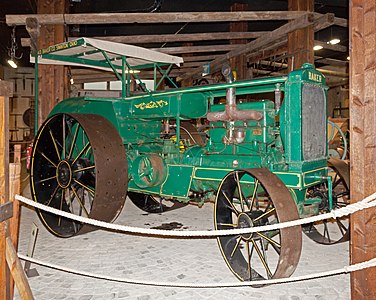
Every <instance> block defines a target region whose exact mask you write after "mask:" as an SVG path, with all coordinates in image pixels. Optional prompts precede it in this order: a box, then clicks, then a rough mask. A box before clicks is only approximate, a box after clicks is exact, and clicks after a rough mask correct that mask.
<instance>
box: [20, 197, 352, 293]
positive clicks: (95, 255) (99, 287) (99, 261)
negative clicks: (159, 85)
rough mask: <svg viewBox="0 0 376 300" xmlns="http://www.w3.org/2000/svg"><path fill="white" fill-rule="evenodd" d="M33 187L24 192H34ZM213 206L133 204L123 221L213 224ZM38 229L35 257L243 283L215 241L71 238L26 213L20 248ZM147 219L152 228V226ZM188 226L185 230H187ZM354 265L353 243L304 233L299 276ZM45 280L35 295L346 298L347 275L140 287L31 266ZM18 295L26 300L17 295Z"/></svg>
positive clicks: (109, 235) (120, 271)
mask: <svg viewBox="0 0 376 300" xmlns="http://www.w3.org/2000/svg"><path fill="white" fill-rule="evenodd" d="M27 192H28V190H25V195H26V196H27V195H28V194H27ZM212 220H213V204H211V203H207V204H205V205H204V206H203V207H202V208H198V207H196V206H190V205H188V206H186V207H183V208H181V209H177V210H173V211H170V212H167V213H164V214H145V212H142V211H140V210H139V209H138V208H137V207H135V206H134V205H133V204H132V203H131V202H130V201H127V202H126V205H125V207H124V209H123V211H122V213H121V214H120V216H119V218H118V219H117V220H116V221H115V223H117V224H122V225H129V226H134V227H143V228H151V227H154V226H160V225H161V224H163V223H171V222H179V223H181V224H183V227H182V228H180V229H179V230H208V229H211V230H212V229H213V221H212ZM32 223H35V224H36V225H37V226H38V228H39V235H38V239H37V245H36V249H35V252H34V257H35V258H36V259H40V260H43V261H46V262H50V263H54V264H58V265H62V266H65V267H69V268H74V269H79V270H84V271H88V272H95V273H99V274H104V275H109V276H116V277H122V278H127V279H131V280H132V279H134V280H147V281H157V282H170V283H174V282H177V283H181V282H183V283H227V282H234V283H237V282H238V281H237V280H236V278H235V277H234V276H233V274H232V273H231V272H230V270H229V269H228V268H227V266H226V264H225V262H224V260H223V258H222V256H221V254H220V251H219V249H218V245H217V242H216V240H215V239H193V240H186V239H169V238H168V239H166V238H164V239H163V238H161V239H160V238H152V237H141V236H134V235H126V234H121V233H114V232H108V231H104V230H97V231H94V232H91V233H88V234H85V235H79V236H76V237H73V238H69V239H61V238H57V237H55V236H53V235H51V234H50V233H49V232H47V231H46V229H45V228H44V227H43V225H42V224H41V223H40V221H39V219H38V218H37V216H36V214H35V212H34V211H33V210H32V209H30V208H27V207H22V210H21V227H20V242H19V253H21V254H24V255H25V254H26V252H27V245H28V241H29V236H30V231H31V225H32ZM145 224H148V225H145ZM183 228H184V229H183ZM348 264H349V249H348V244H338V245H332V246H323V245H319V244H316V243H314V242H313V241H311V240H309V239H308V238H306V237H305V236H304V235H303V249H302V257H301V260H300V263H299V265H298V268H297V270H296V271H295V273H294V274H293V276H300V275H307V274H312V273H316V272H323V271H328V270H331V269H338V268H341V267H343V266H345V265H348ZM31 267H32V268H36V269H37V271H38V272H39V274H40V275H39V276H38V277H32V278H29V283H30V286H31V289H32V291H33V294H34V295H35V299H37V300H51V299H64V300H65V299H74V300H89V299H90V300H94V299H138V300H149V299H151V300H155V299H157V300H158V299H179V300H180V299H187V300H191V299H215V300H221V299H224V300H227V299H237V300H241V299H247V300H250V299H268V300H334V299H339V300H347V299H350V276H349V275H348V274H344V275H339V276H333V277H329V278H319V279H314V280H310V281H303V282H293V283H286V284H278V285H271V286H266V287H262V288H253V287H241V288H240V287H236V288H217V289H188V288H168V287H153V286H141V285H134V284H125V283H119V282H109V281H103V280H99V279H94V278H87V277H82V276H78V275H74V274H69V273H62V272H60V271H57V270H53V269H48V268H45V267H41V266H35V265H32V266H31ZM15 299H20V298H19V295H18V293H17V292H16V295H15Z"/></svg>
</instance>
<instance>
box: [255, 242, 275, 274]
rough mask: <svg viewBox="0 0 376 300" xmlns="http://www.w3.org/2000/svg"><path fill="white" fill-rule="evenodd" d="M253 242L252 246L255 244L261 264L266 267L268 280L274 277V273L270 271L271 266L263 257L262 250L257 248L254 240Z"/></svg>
mask: <svg viewBox="0 0 376 300" xmlns="http://www.w3.org/2000/svg"><path fill="white" fill-rule="evenodd" d="M251 241H252V244H253V246H254V248H255V250H256V253H257V255H258V257H259V258H260V261H261V263H262V264H263V266H264V268H265V270H266V273H267V274H268V278H271V277H273V275H272V272H271V271H270V269H269V266H268V264H267V263H266V260H265V258H264V257H263V255H262V253H261V250H260V248H259V247H258V246H257V244H256V242H255V241H254V240H253V239H252V240H251Z"/></svg>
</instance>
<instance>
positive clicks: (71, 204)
mask: <svg viewBox="0 0 376 300" xmlns="http://www.w3.org/2000/svg"><path fill="white" fill-rule="evenodd" d="M69 191H70V189H69V188H68V200H69V205H70V208H71V213H72V214H75V212H74V207H73V203H72V198H73V197H74V196H71V195H70V193H69ZM72 222H73V223H72V224H73V231H74V232H75V233H77V225H76V222H75V221H72Z"/></svg>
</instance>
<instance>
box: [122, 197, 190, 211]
mask: <svg viewBox="0 0 376 300" xmlns="http://www.w3.org/2000/svg"><path fill="white" fill-rule="evenodd" d="M128 197H129V199H131V201H132V202H133V204H134V205H136V206H137V207H138V208H139V209H141V210H143V211H145V212H148V213H151V214H155V213H163V212H166V211H169V210H173V209H176V208H180V207H183V206H186V205H187V204H186V203H181V202H174V203H172V205H171V206H167V205H165V204H163V203H162V202H161V201H160V200H159V199H157V198H155V197H154V196H152V195H148V194H142V193H135V192H128Z"/></svg>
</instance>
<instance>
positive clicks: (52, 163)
mask: <svg viewBox="0 0 376 300" xmlns="http://www.w3.org/2000/svg"><path fill="white" fill-rule="evenodd" d="M39 153H40V154H41V155H42V156H43V157H44V158H45V159H46V160H47V161H48V162H49V163H50V164H51V165H53V166H54V167H55V168H57V165H56V164H55V163H54V162H53V161H52V160H51V159H49V158H48V157H47V155H46V154H44V153H43V152H39Z"/></svg>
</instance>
